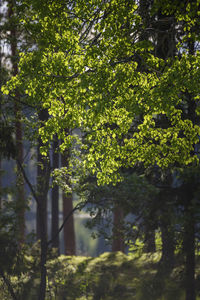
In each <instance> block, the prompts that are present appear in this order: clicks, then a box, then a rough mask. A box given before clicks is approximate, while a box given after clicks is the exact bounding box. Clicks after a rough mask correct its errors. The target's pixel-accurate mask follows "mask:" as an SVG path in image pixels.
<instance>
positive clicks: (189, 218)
mask: <svg viewBox="0 0 200 300" xmlns="http://www.w3.org/2000/svg"><path fill="white" fill-rule="evenodd" d="M184 229H185V240H184V250H185V287H186V298H185V299H186V300H195V299H196V294H195V221H194V213H193V208H192V207H190V206H188V207H186V209H185V228H184Z"/></svg>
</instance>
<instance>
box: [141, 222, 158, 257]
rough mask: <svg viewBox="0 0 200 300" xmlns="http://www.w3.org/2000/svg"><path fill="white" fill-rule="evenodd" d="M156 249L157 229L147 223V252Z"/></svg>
mask: <svg viewBox="0 0 200 300" xmlns="http://www.w3.org/2000/svg"><path fill="white" fill-rule="evenodd" d="M155 251H156V243H155V230H153V229H152V228H151V225H149V224H145V246H144V252H145V253H153V252H155Z"/></svg>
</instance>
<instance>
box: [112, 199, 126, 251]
mask: <svg viewBox="0 0 200 300" xmlns="http://www.w3.org/2000/svg"><path fill="white" fill-rule="evenodd" d="M123 220H124V213H123V210H122V208H121V207H120V206H119V205H116V206H115V208H114V212H113V242H112V251H114V252H115V251H122V252H124V251H125V245H124V235H123Z"/></svg>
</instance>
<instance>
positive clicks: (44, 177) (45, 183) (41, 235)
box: [36, 110, 50, 300]
mask: <svg viewBox="0 0 200 300" xmlns="http://www.w3.org/2000/svg"><path fill="white" fill-rule="evenodd" d="M38 117H39V120H40V121H41V124H42V123H43V122H44V121H46V120H47V119H48V112H47V110H41V111H39V113H38ZM42 145H43V143H42V140H41V138H39V139H38V157H37V160H38V161H37V163H38V167H37V228H36V229H37V238H38V239H40V249H41V256H40V287H39V295H38V299H39V300H44V299H45V294H46V275H47V270H46V260H47V194H48V190H49V179H50V166H49V161H48V157H44V156H42V155H41V153H40V147H41V146H42Z"/></svg>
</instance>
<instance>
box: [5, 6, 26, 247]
mask: <svg viewBox="0 0 200 300" xmlns="http://www.w3.org/2000/svg"><path fill="white" fill-rule="evenodd" d="M8 17H9V21H10V47H11V62H12V75H13V76H15V75H17V74H18V64H17V29H16V24H15V22H14V7H13V1H8ZM19 100H20V95H19V93H18V91H16V94H15V101H14V113H15V138H16V149H17V160H18V161H19V162H20V163H21V164H23V142H22V139H23V132H22V124H21V107H20V104H19V103H20V101H19ZM16 181H17V182H16V187H17V195H16V197H17V211H18V221H19V224H18V226H19V242H20V243H23V242H24V238H25V193H24V179H23V175H22V173H21V170H20V169H19V167H18V165H17V179H16Z"/></svg>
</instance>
